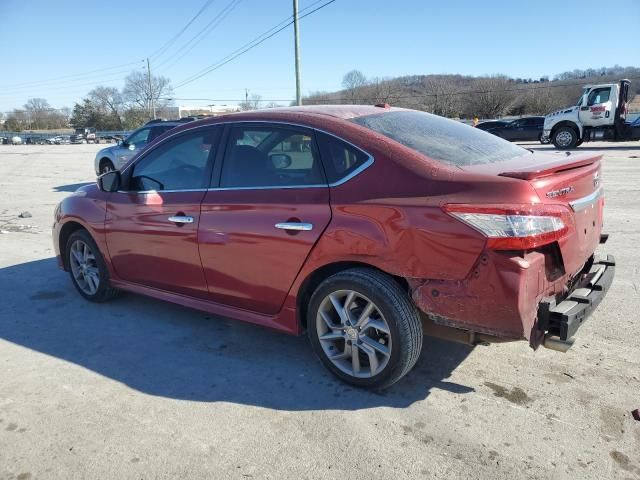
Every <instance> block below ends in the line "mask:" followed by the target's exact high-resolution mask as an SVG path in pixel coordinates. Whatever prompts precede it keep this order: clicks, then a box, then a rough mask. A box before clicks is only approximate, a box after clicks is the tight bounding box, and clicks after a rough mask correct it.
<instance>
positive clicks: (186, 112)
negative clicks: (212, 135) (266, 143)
mask: <svg viewBox="0 0 640 480" xmlns="http://www.w3.org/2000/svg"><path fill="white" fill-rule="evenodd" d="M239 111H240V107H238V106H237V105H204V106H194V105H180V106H179V107H164V108H162V109H161V110H159V111H158V112H157V116H158V117H159V118H164V119H167V120H170V119H177V118H182V117H194V116H197V115H205V116H208V117H217V116H219V115H225V114H227V113H233V112H239Z"/></svg>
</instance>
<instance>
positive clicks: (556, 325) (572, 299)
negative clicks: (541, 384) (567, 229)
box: [538, 255, 616, 342]
mask: <svg viewBox="0 0 640 480" xmlns="http://www.w3.org/2000/svg"><path fill="white" fill-rule="evenodd" d="M615 270H616V262H615V259H614V258H613V255H607V257H606V258H605V259H600V260H596V261H594V262H593V264H592V265H591V268H590V269H589V273H588V274H587V275H586V277H585V279H584V280H583V282H581V283H580V284H579V285H578V286H576V288H575V289H574V290H572V291H571V292H569V294H568V295H567V297H566V298H565V299H564V300H562V301H561V302H559V303H556V301H555V300H554V299H550V300H546V301H542V302H540V306H539V309H538V329H539V330H541V331H544V332H547V334H546V335H547V337H546V338H552V339H554V340H552V341H555V342H557V341H558V340H559V341H561V342H570V340H571V337H573V336H574V335H575V334H576V332H577V331H578V328H580V327H581V326H582V324H583V323H584V322H585V320H586V319H587V318H588V317H589V315H591V314H592V313H593V311H594V310H595V309H596V307H597V306H598V305H599V304H600V302H601V301H602V299H603V298H604V297H605V295H606V294H607V291H608V290H609V287H610V286H611V284H612V283H613V277H614V276H615ZM545 342H546V339H545Z"/></svg>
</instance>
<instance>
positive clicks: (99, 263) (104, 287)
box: [65, 229, 120, 302]
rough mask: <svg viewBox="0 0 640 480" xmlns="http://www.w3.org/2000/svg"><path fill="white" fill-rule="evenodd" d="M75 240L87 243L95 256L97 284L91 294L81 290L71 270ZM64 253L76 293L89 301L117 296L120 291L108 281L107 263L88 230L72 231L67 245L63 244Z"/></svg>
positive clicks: (102, 300)
mask: <svg viewBox="0 0 640 480" xmlns="http://www.w3.org/2000/svg"><path fill="white" fill-rule="evenodd" d="M76 240H80V241H82V242H84V243H85V244H87V245H88V246H89V248H90V249H91V253H93V255H94V257H95V265H96V267H97V268H98V271H99V284H98V288H97V290H96V292H95V293H94V294H92V295H90V294H88V293H87V292H85V291H84V290H83V288H82V287H81V285H80V284H79V283H78V281H77V280H76V277H75V276H74V273H73V270H72V268H71V261H72V260H71V246H72V245H73V244H74V242H75V241H76ZM65 255H66V257H65V258H66V261H67V265H68V267H69V275H70V276H71V282H72V283H73V285H74V287H76V290H78V293H80V295H82V296H83V297H84V298H85V299H87V300H89V301H90V302H107V301H109V300H111V299H113V298H115V297H116V296H118V294H119V293H120V291H119V290H117V289H115V288H113V287H112V286H111V284H110V283H109V270H108V269H107V265H106V263H105V261H104V258H103V257H102V253H101V252H100V249H99V248H98V246H97V245H96V242H94V241H93V238H91V235H89V232H87V231H86V230H84V229H80V230H76V231H75V232H73V233H72V234H71V235H70V236H69V239H68V240H67V245H66V246H65Z"/></svg>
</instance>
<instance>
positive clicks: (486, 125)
mask: <svg viewBox="0 0 640 480" xmlns="http://www.w3.org/2000/svg"><path fill="white" fill-rule="evenodd" d="M508 123H509V121H508V120H487V121H486V122H481V123H479V124H478V125H476V128H479V129H480V130H485V131H487V130H490V129H492V128H496V127H504V126H505V125H506V124H508Z"/></svg>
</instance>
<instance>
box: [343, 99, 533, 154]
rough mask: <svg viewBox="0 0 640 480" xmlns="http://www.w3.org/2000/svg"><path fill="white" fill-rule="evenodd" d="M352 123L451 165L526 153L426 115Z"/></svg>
mask: <svg viewBox="0 0 640 480" xmlns="http://www.w3.org/2000/svg"><path fill="white" fill-rule="evenodd" d="M352 121H353V122H355V123H357V124H359V125H362V126H364V127H367V128H369V129H371V130H373V131H374V132H377V133H380V134H382V135H385V136H386V137H389V138H391V139H393V140H395V141H396V142H398V143H401V144H402V145H404V146H406V147H409V148H412V149H413V150H416V151H418V152H420V153H422V154H424V155H426V156H427V157H429V158H433V159H435V160H440V161H442V162H444V163H448V164H450V165H456V166H465V165H478V164H484V163H493V162H501V161H504V160H509V159H511V158H515V157H519V156H522V155H524V154H526V153H529V152H528V151H527V150H525V149H524V148H522V147H519V146H517V145H514V144H512V143H510V142H507V141H506V140H503V139H501V138H498V137H496V136H494V135H492V134H490V133H487V132H484V131H482V130H480V129H477V128H473V127H470V126H468V125H465V124H463V123H460V122H456V121H454V120H449V119H447V118H443V117H439V116H437V115H431V114H430V113H425V112H417V111H411V110H407V111H396V112H385V113H379V114H376V115H368V116H364V117H357V118H354V119H352Z"/></svg>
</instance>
